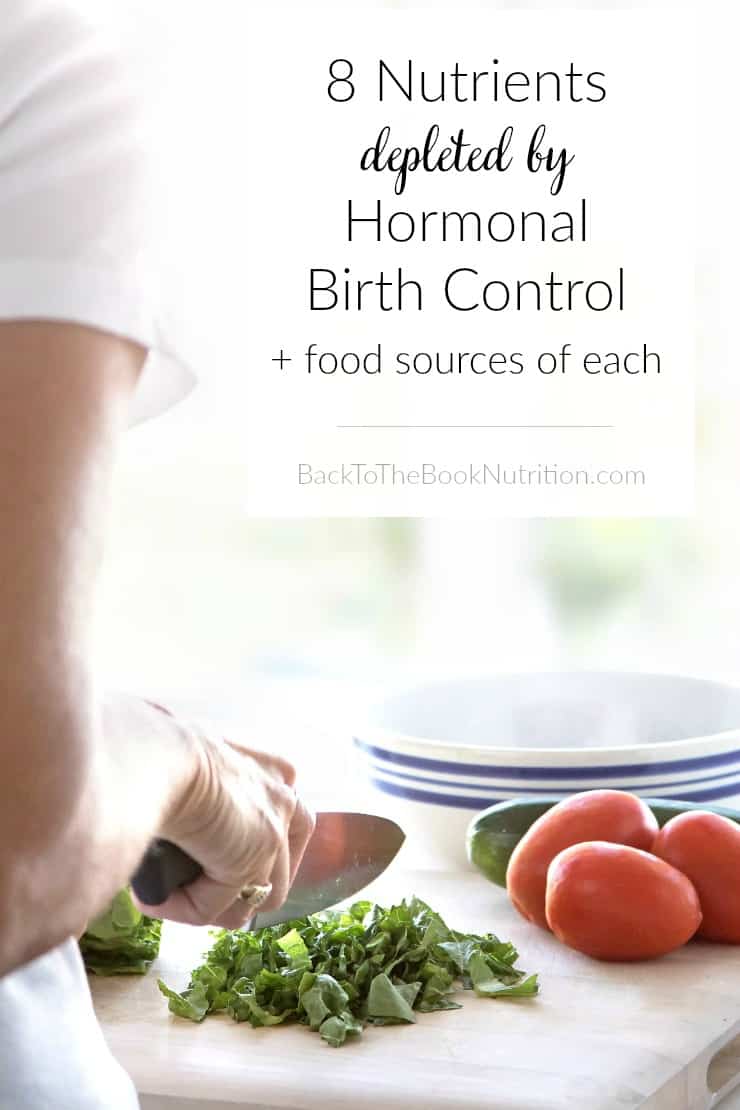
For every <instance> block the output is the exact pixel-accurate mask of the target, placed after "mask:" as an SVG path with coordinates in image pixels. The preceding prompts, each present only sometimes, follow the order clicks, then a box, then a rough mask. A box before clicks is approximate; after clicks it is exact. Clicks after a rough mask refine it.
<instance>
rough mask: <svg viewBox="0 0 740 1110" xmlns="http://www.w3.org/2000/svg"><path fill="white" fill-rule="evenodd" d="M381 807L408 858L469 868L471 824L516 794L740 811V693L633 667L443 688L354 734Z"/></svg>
mask: <svg viewBox="0 0 740 1110" xmlns="http://www.w3.org/2000/svg"><path fill="white" fill-rule="evenodd" d="M354 742H355V746H356V749H357V751H358V753H359V755H360V757H361V759H362V761H363V763H364V767H365V774H366V777H367V779H368V781H369V783H370V785H371V787H372V790H373V795H374V796H373V803H374V804H375V805H376V808H378V809H379V810H382V812H384V813H386V814H387V815H388V816H391V817H393V818H394V819H395V820H397V821H398V822H399V824H400V825H401V826H402V827H403V828H404V829H405V831H406V834H407V846H406V848H405V861H406V862H407V863H408V864H411V865H414V866H423V867H429V866H431V867H440V868H449V867H450V866H455V867H459V866H468V865H467V861H466V858H465V829H466V827H467V824H468V822H469V821H470V818H471V817H472V816H473V814H474V813H475V812H476V811H479V810H482V809H485V808H486V807H487V806H489V805H493V803H494V802H497V801H503V800H505V799H508V798H517V797H522V798H523V797H537V796H542V797H545V796H548V795H554V796H564V795H567V794H571V793H574V792H575V791H578V790H588V789H593V788H596V787H611V788H614V789H618V790H631V791H633V792H634V793H636V794H640V795H642V796H643V797H652V798H657V797H662V798H674V799H682V800H685V801H691V802H706V803H707V804H710V803H712V802H717V803H720V804H724V805H733V804H735V803H740V689H736V688H735V687H731V686H726V685H724V684H722V683H718V682H708V681H705V680H703V679H696V678H683V677H678V676H673V675H659V674H656V675H653V674H630V673H621V672H593V671H587V672H562V673H537V674H512V675H503V676H499V677H494V678H478V679H464V680H460V679H455V680H450V681H446V682H442V681H440V682H433V683H430V684H428V685H425V686H420V687H417V688H416V689H411V690H407V691H404V692H403V693H400V694H395V695H393V696H391V697H389V698H387V699H386V700H385V701H384V702H382V703H381V704H380V705H378V706H377V707H376V709H375V711H374V712H373V714H372V716H371V720H370V723H369V724H368V725H367V727H365V728H363V729H361V730H360V731H358V732H357V733H356V734H355V738H354Z"/></svg>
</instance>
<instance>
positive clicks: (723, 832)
mask: <svg viewBox="0 0 740 1110" xmlns="http://www.w3.org/2000/svg"><path fill="white" fill-rule="evenodd" d="M652 851H653V852H654V853H655V855H656V856H660V858H661V859H664V860H666V862H667V863H670V864H672V865H673V866H674V867H677V868H678V870H679V871H683V873H684V875H688V877H689V878H690V879H691V881H692V883H693V884H694V886H695V887H696V891H697V894H698V895H699V901H700V902H701V911H702V914H703V915H704V917H703V920H702V923H701V928H700V929H699V935H700V936H702V937H705V938H706V939H707V940H720V941H725V942H726V943H729V944H740V827H739V826H738V825H736V824H735V822H734V821H730V820H729V818H727V817H720V816H719V814H717V813H705V812H704V811H703V810H694V811H693V812H692V813H681V814H679V816H678V817H673V818H672V819H671V820H670V821H669V822H668V824H667V825H665V826H664V827H663V828H662V829H661V830H660V832H659V833H658V835H657V837H656V838H655V841H654V842H653V847H652Z"/></svg>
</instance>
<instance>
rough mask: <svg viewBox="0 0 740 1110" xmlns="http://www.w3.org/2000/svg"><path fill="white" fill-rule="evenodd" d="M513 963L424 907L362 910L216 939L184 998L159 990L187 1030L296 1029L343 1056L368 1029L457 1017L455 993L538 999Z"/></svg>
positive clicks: (511, 954) (414, 903)
mask: <svg viewBox="0 0 740 1110" xmlns="http://www.w3.org/2000/svg"><path fill="white" fill-rule="evenodd" d="M516 958H517V953H516V950H515V949H514V947H513V946H512V945H510V944H508V943H506V942H504V941H500V940H499V939H498V937H496V936H494V935H493V934H491V933H488V934H485V935H483V936H476V935H474V934H467V933H459V932H455V931H453V930H452V929H450V928H448V926H447V924H446V923H445V922H444V921H443V920H442V918H441V917H440V916H439V914H438V913H436V912H435V911H434V910H432V909H431V908H430V907H429V906H428V905H427V904H426V903H425V902H423V901H421V899H418V898H412V899H410V900H409V901H407V902H401V903H400V904H399V905H396V906H391V907H390V909H384V908H383V907H382V906H378V905H374V904H372V903H370V902H367V901H360V902H356V903H354V905H352V906H349V907H348V908H346V909H342V910H327V911H326V912H325V913H320V914H314V915H312V916H310V917H302V918H298V919H297V920H295V921H291V922H288V923H286V924H283V925H275V926H270V927H268V928H264V929H260V930H258V931H257V932H256V933H246V932H242V931H240V930H235V931H233V932H228V931H226V930H221V931H220V932H217V933H216V934H215V935H214V942H213V944H212V946H211V948H210V950H209V951H208V952H207V953H206V954H205V956H204V961H203V963H202V964H201V966H200V967H198V968H196V969H195V970H194V971H193V972H192V974H191V977H190V983H189V984H188V987H187V989H186V990H184V991H183V992H182V993H177V992H176V991H171V990H169V988H167V987H165V986H164V984H160V989H161V990H162V993H163V994H165V995H166V997H167V998H168V999H169V1006H170V1009H171V1010H172V1012H173V1013H175V1014H178V1015H179V1016H181V1017H187V1018H189V1019H190V1020H191V1021H201V1020H202V1018H203V1017H204V1016H205V1015H206V1014H210V1013H216V1012H218V1011H223V1010H226V1011H227V1012H228V1013H229V1014H230V1015H231V1016H232V1017H233V1018H234V1020H236V1021H241V1022H249V1023H250V1024H251V1025H253V1026H269V1025H281V1024H283V1023H285V1022H289V1021H293V1022H295V1021H297V1022H301V1023H302V1024H304V1025H306V1026H308V1027H309V1028H311V1029H312V1030H314V1031H316V1032H318V1033H319V1035H320V1036H321V1038H322V1039H323V1040H324V1041H326V1042H327V1044H329V1045H331V1046H333V1047H339V1046H340V1045H343V1044H345V1043H346V1041H347V1038H348V1037H349V1038H351V1037H355V1036H357V1035H359V1034H360V1033H361V1032H362V1029H363V1027H364V1025H365V1023H371V1024H373V1025H393V1024H399V1023H408V1022H414V1021H415V1020H416V1013H417V1012H424V1013H429V1012H431V1011H434V1010H452V1009H458V1008H459V1003H458V1002H457V1001H455V999H454V998H453V997H452V993H453V991H454V990H455V989H456V988H459V987H460V986H462V987H466V988H471V987H475V989H476V991H477V992H478V993H479V994H481V995H485V996H488V997H491V998H498V997H501V998H505V997H524V996H526V995H531V994H536V993H537V978H536V976H530V977H529V978H526V977H525V975H524V972H522V971H520V970H519V969H518V968H516V967H515V962H516Z"/></svg>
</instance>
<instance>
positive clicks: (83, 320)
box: [0, 259, 196, 424]
mask: <svg viewBox="0 0 740 1110" xmlns="http://www.w3.org/2000/svg"><path fill="white" fill-rule="evenodd" d="M0 320H58V321H60V322H67V323H76V324H84V325H87V326H88V327H92V328H96V329H98V330H100V331H105V332H109V333H110V334H112V335H118V336H121V337H123V338H126V339H131V340H133V342H135V343H140V344H141V345H142V347H146V348H147V350H148V355H147V359H146V362H145V364H144V368H143V371H142V374H141V378H140V380H139V384H138V386H137V389H136V392H135V394H134V397H133V398H132V402H131V412H130V423H132V424H134V423H138V422H139V421H141V420H145V419H148V418H149V417H151V416H156V415H158V414H159V413H161V412H163V411H164V410H165V409H167V408H169V406H170V405H172V404H174V403H175V402H176V401H178V400H180V399H181V398H182V397H184V396H185V395H186V394H188V393H189V392H190V391H191V390H192V389H193V387H194V385H195V383H196V374H195V369H194V365H193V362H192V361H191V359H190V358H189V357H188V355H187V347H188V344H187V342H186V340H185V338H184V336H183V335H182V331H181V328H180V327H177V328H176V327H175V326H174V325H173V326H168V323H167V321H166V320H165V319H164V317H163V314H162V312H161V309H160V305H159V298H158V296H157V293H156V290H153V289H152V288H151V285H150V283H149V282H148V281H147V280H146V278H145V277H144V276H143V275H142V274H141V273H140V272H138V271H137V272H134V271H129V272H125V271H124V272H117V271H114V270H106V269H104V268H103V267H92V266H85V265H82V264H80V263H77V262H73V261H70V262H67V261H64V260H55V261H49V260H43V259H16V260H6V261H3V262H0Z"/></svg>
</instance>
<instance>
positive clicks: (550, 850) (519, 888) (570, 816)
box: [506, 790, 658, 929]
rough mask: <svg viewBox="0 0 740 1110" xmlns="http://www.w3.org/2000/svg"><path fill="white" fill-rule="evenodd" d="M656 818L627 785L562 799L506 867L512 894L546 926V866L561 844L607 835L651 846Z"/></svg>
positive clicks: (525, 912) (606, 837) (516, 902)
mask: <svg viewBox="0 0 740 1110" xmlns="http://www.w3.org/2000/svg"><path fill="white" fill-rule="evenodd" d="M657 831H658V822H657V821H656V820H655V817H654V816H653V814H652V812H651V811H650V809H649V808H648V806H646V805H645V803H644V802H643V801H642V799H641V798H638V797H636V795H635V794H627V793H625V791H623V790H586V791H584V792H583V793H581V794H573V795H572V797H570V798H566V799H565V800H564V801H562V802H558V804H557V805H555V806H553V807H552V809H550V810H548V811H547V813H544V814H543V815H542V817H539V818H538V819H537V820H536V821H535V822H534V824H533V825H532V826H531V827H530V828H529V829H528V830H527V832H526V833H525V834H524V836H523V837H522V839H521V840H520V841H519V843H518V844H517V846H516V848H515V849H514V851H513V852H512V854H511V859H510V860H509V866H508V867H507V869H506V889H507V890H508V892H509V897H510V898H511V900H512V902H513V903H514V905H515V906H516V908H517V909H518V910H519V912H520V913H521V914H522V915H523V916H524V917H526V918H527V920H528V921H534V922H536V924H537V925H542V926H543V928H545V929H546V928H547V917H546V915H545V886H546V883H547V869H548V867H549V866H550V863H551V861H552V860H553V859H554V858H555V856H556V855H557V854H558V852H562V850H563V848H570V846H571V844H580V843H581V842H582V841H584V840H609V841H612V842H613V843H615V844H629V845H631V846H632V847H633V848H644V849H646V850H647V849H648V848H650V845H651V844H652V842H653V840H654V839H655V835H656V833H657Z"/></svg>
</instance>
